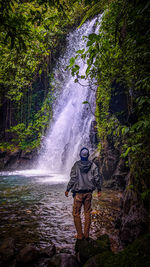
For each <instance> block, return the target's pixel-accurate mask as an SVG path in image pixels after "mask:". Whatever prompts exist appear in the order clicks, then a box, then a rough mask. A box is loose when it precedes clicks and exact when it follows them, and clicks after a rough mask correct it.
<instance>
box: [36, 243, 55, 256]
mask: <svg viewBox="0 0 150 267" xmlns="http://www.w3.org/2000/svg"><path fill="white" fill-rule="evenodd" d="M55 254H56V247H55V245H54V244H51V245H50V246H48V247H46V248H42V249H40V256H41V257H45V258H50V257H52V256H54V255H55Z"/></svg>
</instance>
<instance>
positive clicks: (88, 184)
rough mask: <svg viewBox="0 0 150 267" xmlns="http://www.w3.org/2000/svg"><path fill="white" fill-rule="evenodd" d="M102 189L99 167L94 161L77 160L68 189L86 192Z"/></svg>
mask: <svg viewBox="0 0 150 267" xmlns="http://www.w3.org/2000/svg"><path fill="white" fill-rule="evenodd" d="M96 188H97V189H98V191H101V176H100V174H99V172H98V167H97V166H96V164H95V163H94V162H91V161H89V160H87V161H82V160H79V161H76V162H75V164H74V166H73V167H72V169H71V173H70V181H69V183H68V186H67V191H68V192H69V191H70V189H71V191H72V192H73V193H74V192H84V191H91V192H92V191H93V190H95V189H96Z"/></svg>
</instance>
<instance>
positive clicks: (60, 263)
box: [48, 253, 79, 267]
mask: <svg viewBox="0 0 150 267" xmlns="http://www.w3.org/2000/svg"><path fill="white" fill-rule="evenodd" d="M48 266H49V267H79V264H78V262H77V259H76V257H75V256H74V255H70V254H67V253H61V254H56V255H55V256H53V257H52V258H51V259H50V261H49V265H48Z"/></svg>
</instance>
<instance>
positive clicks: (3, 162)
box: [0, 150, 37, 170]
mask: <svg viewBox="0 0 150 267" xmlns="http://www.w3.org/2000/svg"><path fill="white" fill-rule="evenodd" d="M36 157H37V151H36V150H35V151H30V152H25V151H21V150H17V151H14V152H7V151H4V152H2V151H0V170H15V169H21V168H23V167H25V168H30V166H31V164H32V162H33V159H35V158H36Z"/></svg>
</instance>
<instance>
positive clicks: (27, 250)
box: [17, 244, 40, 266]
mask: <svg viewBox="0 0 150 267" xmlns="http://www.w3.org/2000/svg"><path fill="white" fill-rule="evenodd" d="M39 257H40V251H39V249H38V248H37V247H35V246H33V245H31V244H28V245H26V246H25V247H24V248H23V249H21V250H20V252H19V255H18V256H17V266H18V265H19V266H21V265H22V266H28V265H29V264H31V263H32V262H35V261H36V260H37V259H38V258H39Z"/></svg>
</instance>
